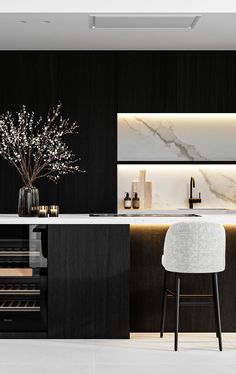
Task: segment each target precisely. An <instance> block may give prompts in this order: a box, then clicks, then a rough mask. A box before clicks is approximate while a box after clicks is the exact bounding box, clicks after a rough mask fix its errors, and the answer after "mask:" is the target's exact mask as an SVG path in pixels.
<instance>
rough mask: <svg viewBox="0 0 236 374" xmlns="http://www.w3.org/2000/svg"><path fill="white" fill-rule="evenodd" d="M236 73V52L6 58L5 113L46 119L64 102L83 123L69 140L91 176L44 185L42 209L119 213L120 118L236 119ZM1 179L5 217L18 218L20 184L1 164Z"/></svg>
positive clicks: (1, 104)
mask: <svg viewBox="0 0 236 374" xmlns="http://www.w3.org/2000/svg"><path fill="white" fill-rule="evenodd" d="M235 72H236V53H235V52H231V51H230V52H227V51H204V52H203V51H166V52H164V51H132V52H129V51H110V52H109V51H31V52H28V51H27V52H26V51H10V52H7V51H1V52H0V82H1V86H0V87H1V88H0V112H3V111H5V110H11V111H16V110H18V109H20V107H21V106H22V104H26V105H27V106H28V107H29V108H30V109H33V110H35V112H36V113H37V114H41V113H44V114H45V113H46V112H47V109H48V107H49V106H52V105H56V104H57V102H58V100H61V101H62V102H63V112H62V114H63V115H64V116H65V117H69V118H70V119H71V120H72V121H73V120H77V121H78V122H79V123H80V134H79V136H74V137H73V136H72V137H70V138H69V139H68V141H69V143H70V144H71V146H72V148H73V150H74V152H75V153H76V154H78V156H79V157H81V159H82V160H81V168H82V169H84V170H86V173H85V174H74V175H70V176H66V177H65V178H64V179H63V180H62V181H61V182H59V184H58V185H55V184H53V183H52V182H50V181H48V180H41V181H40V182H39V183H38V184H37V186H38V187H39V189H40V196H41V203H45V204H49V203H54V202H55V203H59V204H60V211H61V212H63V213H69V212H71V213H86V212H89V211H90V212H114V211H116V195H117V187H116V186H117V176H116V158H117V156H116V155H117V145H116V143H117V128H116V116H117V112H235V111H236V89H235V87H236V73H235ZM0 177H1V185H0V213H14V212H16V211H17V200H18V189H19V187H20V186H21V185H22V182H21V180H20V178H19V176H18V175H17V173H16V171H15V170H14V168H12V166H11V165H9V164H8V163H7V162H6V161H5V160H2V159H1V158H0Z"/></svg>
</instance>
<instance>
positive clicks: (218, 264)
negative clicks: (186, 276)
mask: <svg viewBox="0 0 236 374" xmlns="http://www.w3.org/2000/svg"><path fill="white" fill-rule="evenodd" d="M162 265H163V266H164V268H165V269H166V270H167V271H172V272H175V273H217V272H220V271H223V270H224V269H225V230H224V227H223V226H221V225H219V224H217V223H213V222H195V221H194V222H180V223H175V224H173V225H172V226H171V227H170V228H169V230H168V231H167V234H166V238H165V243H164V254H163V256H162Z"/></svg>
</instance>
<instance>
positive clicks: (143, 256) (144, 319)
mask: <svg viewBox="0 0 236 374" xmlns="http://www.w3.org/2000/svg"><path fill="white" fill-rule="evenodd" d="M168 227H169V226H168V225H131V229H130V234H131V239H130V247H131V253H130V283H131V285H130V329H131V332H159V331H160V319H161V303H162V290H163V281H164V269H163V267H162V265H161V256H162V253H163V244H164V239H165V234H166V231H167V230H168ZM225 229H226V269H225V271H224V272H222V273H219V292H220V304H221V317H222V331H223V332H236V318H235V315H236V294H235V292H234V290H235V289H236V277H235V272H236V253H235V248H236V225H225ZM182 278H183V279H182V281H181V292H182V293H191V294H192V293H211V292H212V289H211V276H210V275H209V274H192V275H183V277H182ZM174 284H175V283H174V275H173V276H172V279H170V281H169V284H168V288H170V289H174ZM168 303H169V306H168V313H167V317H166V331H169V332H170V331H174V321H175V319H174V316H175V303H174V300H168ZM180 315H181V318H180V331H182V332H210V331H212V332H213V331H215V325H214V313H213V307H211V306H208V307H206V306H192V307H187V308H185V307H182V308H181V311H180Z"/></svg>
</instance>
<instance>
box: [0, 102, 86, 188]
mask: <svg viewBox="0 0 236 374" xmlns="http://www.w3.org/2000/svg"><path fill="white" fill-rule="evenodd" d="M61 106H62V104H61V103H59V104H58V105H57V107H56V108H52V109H50V110H49V112H48V115H47V118H46V120H45V121H43V119H42V117H39V119H38V120H35V115H34V112H27V110H26V107H25V106H23V108H22V110H20V112H17V117H16V118H14V116H13V115H12V114H11V113H10V112H7V113H6V114H1V115H0V155H2V157H3V158H4V159H5V160H7V161H9V162H10V163H11V164H12V165H13V166H14V167H15V168H16V169H17V171H18V172H19V173H20V176H21V178H22V181H23V183H24V185H25V186H27V187H32V186H33V183H34V182H35V181H36V180H37V179H39V178H43V177H48V178H49V179H51V180H52V181H54V182H57V181H58V180H59V179H60V177H61V176H62V175H64V174H68V173H74V172H77V171H78V172H80V171H81V170H80V167H79V165H78V162H79V159H77V158H76V157H75V155H74V154H73V152H72V150H70V149H69V147H68V146H67V145H66V143H65V142H64V141H63V137H64V136H65V135H68V134H78V128H79V126H78V124H77V123H76V122H73V123H70V122H69V120H68V119H63V118H62V116H61V115H60V111H61Z"/></svg>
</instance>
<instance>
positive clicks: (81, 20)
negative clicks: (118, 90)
mask: <svg viewBox="0 0 236 374" xmlns="http://www.w3.org/2000/svg"><path fill="white" fill-rule="evenodd" d="M198 14H199V12H198ZM22 21H23V22H22ZM45 21H46V22H45ZM47 21H50V22H47ZM0 49H1V50H236V13H204V14H202V17H201V18H200V20H199V21H198V23H197V24H196V27H195V28H194V29H192V30H183V29H182V30H181V29H179V30H168V29H165V30H157V29H156V30H155V29H149V30H147V29H142V30H137V29H136V30H135V29H134V30H130V29H129V30H126V29H125V30H117V29H111V30H110V29H107V30H102V29H95V30H93V29H90V28H89V13H64V14H63V13H25V14H24V13H1V14H0Z"/></svg>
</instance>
